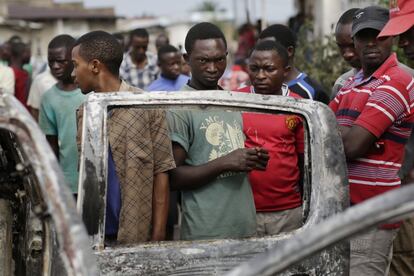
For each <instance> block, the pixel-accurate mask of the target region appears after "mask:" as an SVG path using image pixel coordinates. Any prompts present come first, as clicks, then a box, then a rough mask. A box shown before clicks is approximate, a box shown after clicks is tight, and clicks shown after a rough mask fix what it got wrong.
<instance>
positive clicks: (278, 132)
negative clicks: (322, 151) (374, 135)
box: [239, 40, 303, 236]
mask: <svg viewBox="0 0 414 276" xmlns="http://www.w3.org/2000/svg"><path fill="white" fill-rule="evenodd" d="M290 70H291V68H290V66H289V57H288V52H287V50H286V49H285V48H284V47H283V46H282V45H281V44H279V43H277V42H275V41H271V40H264V41H262V42H259V43H258V44H257V45H256V46H255V48H254V50H253V52H252V54H251V56H250V58H249V66H248V72H249V77H250V81H251V83H252V86H248V87H245V88H241V89H240V90H239V91H240V92H247V93H258V94H265V95H280V96H289V97H295V98H300V96H299V95H297V94H295V93H293V92H291V91H290V90H289V89H288V87H287V85H286V84H284V83H283V80H284V79H285V78H286V76H287V74H288V73H289V71H290ZM242 117H243V132H244V134H245V135H246V141H245V146H246V147H247V148H254V147H263V148H265V149H266V150H268V152H269V161H268V164H267V167H266V170H265V171H258V170H254V171H251V172H249V181H250V183H251V186H252V190H253V196H254V202H255V206H256V212H257V213H256V222H257V233H256V234H257V235H258V236H264V235H275V234H278V233H281V232H288V231H292V230H294V229H297V228H299V227H300V226H301V225H302V198H301V194H300V179H301V170H300V168H301V167H302V166H301V165H302V164H303V162H302V160H303V124H302V120H301V118H300V117H299V116H296V115H285V114H279V115H274V114H259V113H243V115H242Z"/></svg>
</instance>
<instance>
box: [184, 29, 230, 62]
mask: <svg viewBox="0 0 414 276" xmlns="http://www.w3.org/2000/svg"><path fill="white" fill-rule="evenodd" d="M205 39H222V40H223V42H224V45H225V46H226V48H227V41H226V38H225V37H224V34H223V32H222V31H221V30H220V29H219V27H217V26H216V25H214V24H212V23H210V22H201V23H198V24H196V25H194V26H193V27H191V29H190V30H189V31H188V33H187V36H186V37H185V50H186V51H187V53H188V54H190V53H191V51H192V50H193V46H194V42H195V41H196V40H205Z"/></svg>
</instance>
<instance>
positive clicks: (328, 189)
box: [78, 91, 348, 252]
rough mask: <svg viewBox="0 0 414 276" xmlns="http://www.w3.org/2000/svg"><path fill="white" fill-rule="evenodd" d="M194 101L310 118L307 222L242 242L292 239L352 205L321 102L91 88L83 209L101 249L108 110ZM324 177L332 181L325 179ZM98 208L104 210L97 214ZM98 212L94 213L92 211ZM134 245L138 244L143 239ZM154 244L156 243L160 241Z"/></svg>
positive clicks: (84, 144)
mask: <svg viewBox="0 0 414 276" xmlns="http://www.w3.org/2000/svg"><path fill="white" fill-rule="evenodd" d="M191 106H198V107H202V106H216V107H221V108H227V109H233V108H234V109H239V108H243V109H244V108H246V109H249V111H258V112H264V113H281V112H286V113H295V114H298V115H300V116H302V117H303V118H304V119H305V120H306V125H307V127H308V128H307V137H306V139H305V141H308V142H307V143H306V144H305V152H307V153H310V152H311V153H316V154H310V155H309V154H305V164H308V165H309V166H311V167H310V168H309V176H306V175H305V178H306V177H308V180H312V181H308V183H309V184H310V185H313V186H314V187H312V190H311V191H310V193H311V196H309V198H308V199H307V203H305V204H309V209H308V211H309V213H308V214H307V221H306V223H305V224H304V225H303V226H302V227H301V228H300V229H298V230H295V231H293V232H291V233H287V234H282V235H275V236H269V237H265V238H250V239H244V240H232V241H237V242H239V243H240V244H238V246H243V242H245V243H246V244H247V243H249V242H256V243H259V244H260V243H261V244H262V245H264V244H265V243H268V242H275V243H277V242H280V241H282V240H286V239H289V238H290V237H291V236H292V235H293V233H295V232H298V231H304V230H305V229H308V228H310V227H312V225H315V224H316V223H318V222H320V221H322V220H323V219H325V218H326V217H329V216H331V215H333V214H335V213H338V212H341V211H343V210H344V209H345V208H346V207H347V206H348V190H347V187H348V186H347V178H346V172H345V169H344V168H346V164H345V158H344V157H343V148H342V143H341V141H340V139H339V138H338V133H332V129H335V128H336V121H335V118H334V116H333V113H332V112H331V111H330V109H329V108H328V107H327V106H325V105H323V104H321V103H317V102H313V101H308V100H302V99H293V98H289V97H277V96H267V95H257V94H256V95H255V94H244V93H232V92H227V91H220V92H217V91H195V92H168V93H161V92H160V93H143V94H141V93H131V92H117V93H92V94H90V95H89V96H88V99H87V101H86V103H85V104H84V106H83V114H87V115H86V116H84V118H83V126H82V133H83V135H82V137H81V140H82V146H81V162H80V178H79V187H80V189H79V198H78V210H79V212H81V215H82V217H83V219H84V222H85V224H86V227H87V229H88V232H89V235H90V241H91V244H92V246H93V248H94V249H95V250H97V252H105V251H106V250H104V221H105V208H102V206H105V201H106V178H107V177H106V175H107V162H106V161H105V160H107V150H105V149H107V145H108V139H107V136H106V135H104V133H106V130H107V113H108V110H109V109H111V108H117V107H142V108H170V107H181V108H188V107H191ZM325 143H330V144H332V147H329V148H325V146H324V145H325ZM308 146H309V148H307V147H308ZM308 158H309V159H308ZM328 164H329V165H328ZM325 165H326V166H325ZM305 181H306V179H305ZM323 182H324V183H330V184H329V185H327V184H325V185H322V184H321V183H323ZM309 189H311V188H309ZM85 193H86V194H88V196H87V197H88V199H87V200H86V201H85V200H84V195H85ZM90 195H94V196H95V199H93V198H90ZM96 195H98V196H97V197H96ZM305 195H306V191H305ZM91 199H92V200H91ZM99 206H101V207H99ZM318 208H319V209H318ZM96 210H99V213H98V214H96ZM93 212H95V214H91V213H93ZM97 215H98V216H97ZM217 241H222V240H217ZM237 242H236V243H237ZM167 243H168V242H167ZM180 243H185V242H183V241H177V242H176V241H174V242H169V243H168V244H169V245H168V246H170V247H171V248H173V247H174V245H171V244H175V245H176V247H180V246H182V245H180ZM197 243H199V244H200V245H203V244H208V243H211V241H197ZM134 246H135V247H136V248H137V249H138V248H140V246H141V245H134ZM142 246H145V248H146V249H147V250H148V248H149V247H151V245H149V244H148V243H147V244H144V245H142ZM153 246H156V243H155V244H154V245H153ZM168 246H167V247H168ZM118 250H119V249H118ZM138 250H139V249H138ZM143 250H144V249H143ZM106 252H108V251H106Z"/></svg>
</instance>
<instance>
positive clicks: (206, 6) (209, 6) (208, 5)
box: [196, 1, 219, 12]
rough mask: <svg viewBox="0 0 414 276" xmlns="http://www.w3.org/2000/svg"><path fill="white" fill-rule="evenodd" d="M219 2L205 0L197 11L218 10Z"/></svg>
mask: <svg viewBox="0 0 414 276" xmlns="http://www.w3.org/2000/svg"><path fill="white" fill-rule="evenodd" d="M218 6H219V5H218V4H217V3H216V2H214V1H203V2H202V3H201V4H200V5H199V6H198V7H197V8H196V10H197V11H202V12H216V11H217V10H218V9H217V8H218Z"/></svg>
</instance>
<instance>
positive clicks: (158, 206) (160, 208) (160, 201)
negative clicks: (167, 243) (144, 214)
mask: <svg viewBox="0 0 414 276" xmlns="http://www.w3.org/2000/svg"><path fill="white" fill-rule="evenodd" d="M169 198H170V188H169V183H168V174H167V173H158V174H156V175H154V185H153V193H152V235H151V240H152V241H162V240H165V235H166V225H167V216H168V203H169Z"/></svg>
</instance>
